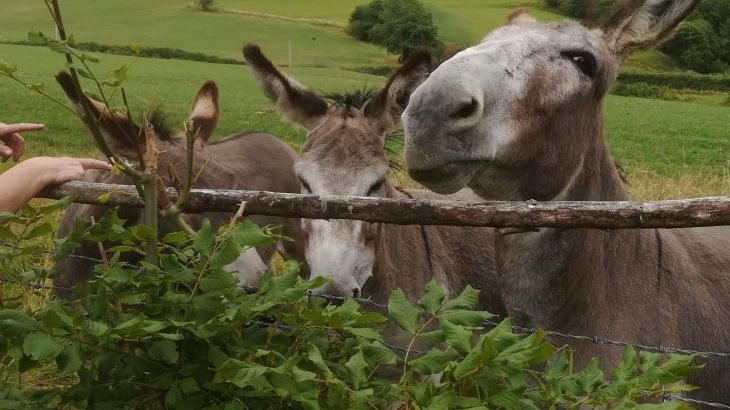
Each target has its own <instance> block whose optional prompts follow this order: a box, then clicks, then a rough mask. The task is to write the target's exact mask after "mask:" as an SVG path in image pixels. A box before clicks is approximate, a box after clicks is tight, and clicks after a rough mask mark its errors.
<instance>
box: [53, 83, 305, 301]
mask: <svg viewBox="0 0 730 410" xmlns="http://www.w3.org/2000/svg"><path fill="white" fill-rule="evenodd" d="M57 80H58V82H59V83H60V84H61V86H62V87H63V89H64V91H65V92H66V94H67V96H68V97H69V99H70V100H71V102H72V103H73V104H74V105H75V106H76V107H77V108H78V109H79V110H80V106H79V103H80V101H81V98H84V99H86V100H87V101H88V102H89V103H90V104H89V105H90V106H91V108H92V111H93V115H94V116H96V117H97V118H99V119H100V120H99V122H100V125H101V128H102V131H103V135H104V138H105V140H106V141H107V143H108V144H109V146H110V148H111V149H112V150H113V151H114V152H115V153H117V154H119V155H120V156H121V157H122V158H128V159H134V158H137V154H136V153H137V150H142V151H143V152H144V142H143V141H141V138H140V139H138V138H137V136H139V135H140V127H139V126H138V125H136V124H134V123H131V122H130V121H129V120H128V119H127V117H126V116H121V115H117V114H114V113H110V111H109V110H108V109H107V108H106V107H105V106H104V105H103V104H102V103H99V102H98V101H94V100H92V99H91V98H89V97H88V96H86V95H83V96H79V95H77V93H76V91H75V89H74V87H73V85H72V83H71V79H70V77H69V75H68V74H67V73H65V72H62V73H60V74H59V75H58V76H57ZM152 117H153V119H155V118H159V117H156V116H152ZM189 120H190V122H191V124H192V130H193V132H196V133H197V136H198V140H199V142H196V143H195V157H194V158H195V162H194V166H193V174H194V175H199V176H198V178H197V180H196V181H195V184H194V187H195V188H218V189H245V190H260V191H273V192H290V193H296V192H299V190H300V188H299V179H298V178H297V176H296V175H295V174H294V172H293V171H292V167H293V166H294V161H295V160H296V158H297V155H296V153H295V152H294V150H292V149H291V147H289V146H288V145H287V144H285V143H284V142H282V141H280V140H278V139H277V138H276V137H274V136H272V135H269V134H264V133H258V132H244V133H239V134H236V135H233V136H231V137H229V138H227V139H225V140H222V141H220V142H212V143H208V140H209V138H210V136H211V135H212V134H213V131H214V130H215V128H216V126H217V124H218V88H217V86H216V85H215V83H214V82H212V81H208V82H206V83H205V84H204V85H203V86H202V88H201V89H200V91H199V92H198V95H197V97H196V98H195V100H194V102H193V106H192V109H191V113H190V116H189ZM156 122H157V126H156V127H155V132H156V138H157V140H156V144H157V147H158V149H159V150H160V151H161V153H160V158H159V167H158V168H159V169H160V171H161V174H163V175H161V178H162V180H163V183H164V185H165V186H171V185H172V181H171V179H172V177H171V174H169V173H168V172H167V170H168V169H169V168H170V167H172V168H173V169H175V170H176V174H177V175H183V169H184V167H185V157H186V143H185V138H184V137H181V136H175V135H174V134H173V133H172V132H171V131H170V130H169V129H168V128H167V127H165V126H164V124H163V123H162V121H156ZM129 136H132V138H130V137H129ZM172 175H175V173H173V174H172ZM86 181H88V182H104V183H110V184H112V183H113V184H130V183H132V180H131V178H130V177H128V176H126V175H114V174H113V173H109V172H101V171H90V172H89V173H88V176H87V177H86ZM108 209H109V207H106V206H99V205H84V204H73V205H71V207H70V208H69V209H68V210H67V211H66V213H65V214H64V216H63V220H62V221H61V227H60V229H59V235H60V236H61V237H63V236H66V235H68V234H69V233H70V232H71V230H72V228H73V225H74V221H75V220H76V219H77V218H83V219H86V220H88V219H89V218H91V217H94V218H95V219H96V220H99V218H100V217H101V216H102V215H103V214H104V213H105V212H106V211H107V210H108ZM119 212H120V216H121V217H122V218H123V219H126V220H127V221H128V223H138V222H140V221H141V218H142V211H141V210H140V209H138V208H132V207H125V206H122V207H120V210H119ZM232 216H233V213H228V212H205V213H202V214H185V215H184V219H185V220H186V221H187V222H189V223H190V224H191V225H192V226H193V227H195V228H197V227H199V226H200V223H201V222H202V219H203V218H209V219H210V221H211V223H212V225H213V226H214V227H218V226H220V225H222V224H225V223H227V222H228V221H229V220H230V218H231V217H232ZM251 219H252V220H253V221H254V222H256V223H257V224H259V225H268V224H277V225H281V226H282V231H283V234H285V235H287V236H289V237H292V238H294V239H295V242H286V243H284V244H283V251H284V253H285V256H287V257H291V258H295V259H298V260H302V259H303V249H302V248H301V242H302V241H301V240H300V239H301V229H300V227H299V219H288V218H274V217H251ZM159 230H160V235H161V236H162V235H165V234H166V233H169V232H174V231H176V230H178V229H177V228H176V227H175V225H174V224H173V223H171V222H169V221H166V220H160V222H159ZM273 250H274V247H273V246H270V247H268V248H263V249H259V250H258V252H257V251H256V250H254V249H249V250H247V251H244V252H243V253H242V254H241V256H240V257H239V259H238V260H237V261H236V262H234V263H233V264H231V265H230V266H229V269H231V270H232V271H235V272H236V274H237V276H238V278H239V280H240V281H241V283H242V284H245V285H249V286H255V285H256V284H257V283H258V279H259V277H260V275H261V274H262V273H263V271H264V270H265V269H266V265H265V264H264V262H263V261H268V260H269V258H270V256H271V254H272V252H273ZM74 255H80V256H86V257H91V258H96V259H98V258H99V257H100V255H99V249H98V247H97V245H96V244H93V243H90V242H83V243H82V244H81V246H80V248H79V249H77V250H76V251H75V252H74ZM94 264H95V263H94V262H93V261H89V260H88V259H82V258H77V257H69V258H66V259H64V260H61V261H59V262H58V263H57V264H56V270H57V275H56V278H55V281H54V283H55V285H56V286H59V287H66V288H68V287H70V286H73V285H74V284H76V283H78V282H80V281H86V280H89V279H90V278H91V277H92V275H93V266H94Z"/></svg>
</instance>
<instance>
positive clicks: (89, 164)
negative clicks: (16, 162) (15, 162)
mask: <svg viewBox="0 0 730 410" xmlns="http://www.w3.org/2000/svg"><path fill="white" fill-rule="evenodd" d="M22 164H26V166H29V167H30V168H31V169H32V172H34V173H35V175H37V176H38V177H39V178H40V180H41V182H42V183H43V186H47V185H58V184H62V183H64V182H68V181H73V180H77V179H81V178H83V177H84V173H85V172H86V171H87V170H89V169H101V170H111V169H112V166H111V165H109V164H108V163H106V162H104V161H100V160H98V159H91V158H68V157H60V158H59V157H34V158H30V159H28V160H26V161H25V162H23V163H21V165H22Z"/></svg>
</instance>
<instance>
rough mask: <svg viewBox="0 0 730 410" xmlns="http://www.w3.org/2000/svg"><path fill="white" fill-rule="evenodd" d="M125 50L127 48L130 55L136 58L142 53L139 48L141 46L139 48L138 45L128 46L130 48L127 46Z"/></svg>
mask: <svg viewBox="0 0 730 410" xmlns="http://www.w3.org/2000/svg"><path fill="white" fill-rule="evenodd" d="M127 48H129V51H131V52H132V54H134V55H136V56H138V55H139V53H141V52H142V47H141V46H139V45H136V44H132V45H130V46H127Z"/></svg>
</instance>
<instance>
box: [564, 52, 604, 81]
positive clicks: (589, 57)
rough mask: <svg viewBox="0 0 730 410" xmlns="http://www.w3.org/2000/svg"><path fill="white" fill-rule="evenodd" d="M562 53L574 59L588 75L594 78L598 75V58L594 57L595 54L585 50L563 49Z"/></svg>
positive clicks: (579, 67) (574, 62)
mask: <svg viewBox="0 0 730 410" xmlns="http://www.w3.org/2000/svg"><path fill="white" fill-rule="evenodd" d="M560 54H561V55H562V56H563V57H564V58H566V59H568V60H570V61H572V62H573V64H575V66H576V67H578V69H579V70H580V71H582V72H583V74H585V75H587V76H588V77H591V78H593V76H594V75H596V58H595V57H593V54H591V53H588V52H585V51H563V52H562V53H560Z"/></svg>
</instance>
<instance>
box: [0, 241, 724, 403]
mask: <svg viewBox="0 0 730 410" xmlns="http://www.w3.org/2000/svg"><path fill="white" fill-rule="evenodd" d="M69 257H79V258H80V259H86V260H95V261H97V262H98V263H101V262H102V261H101V259H95V258H90V257H87V256H82V255H69ZM132 266H134V265H132ZM4 283H7V284H14V285H21V286H29V287H31V288H33V289H34V290H41V289H42V290H62V291H71V289H69V288H65V287H59V286H48V285H41V284H37V283H29V282H22V281H16V280H13V279H2V278H0V284H4ZM238 287H239V288H240V289H242V290H244V291H247V292H252V291H254V292H255V291H259V290H260V289H258V288H254V287H250V286H238ZM307 296H309V297H316V298H320V299H324V300H329V301H333V302H340V303H341V302H344V301H346V300H347V299H352V300H355V301H356V302H358V303H360V304H365V305H370V306H373V307H376V308H378V309H382V310H385V311H387V309H388V306H387V305H384V304H381V303H377V302H375V301H373V300H371V299H365V298H354V297H344V296H334V295H326V294H318V293H316V292H313V291H311V290H310V291H307ZM248 323H249V324H251V325H254V326H261V327H274V328H277V329H279V330H283V331H289V332H291V331H294V330H295V328H294V327H292V326H289V325H286V324H282V323H275V322H265V321H261V320H250V321H249V322H248ZM482 323H483V324H486V325H489V326H497V325H499V324H500V323H499V322H496V321H493V320H489V319H487V320H485V321H483V322H482ZM512 329H513V331H515V332H516V333H523V334H524V333H534V332H536V331H542V332H544V333H546V334H548V335H552V336H558V337H563V338H569V339H574V340H581V341H588V342H593V343H598V344H608V345H615V346H624V347H625V346H633V347H635V348H636V349H639V350H648V351H656V352H660V353H678V354H692V355H699V356H705V357H709V356H712V357H723V358H727V357H729V356H730V354H728V353H722V352H706V351H695V350H689V349H677V348H670V347H663V346H644V345H635V344H631V343H627V342H620V341H616V340H611V339H606V338H602V337H597V336H582V335H571V334H568V333H563V332H556V331H550V330H545V329H538V328H528V327H522V326H517V325H512ZM380 343H382V344H383V346H385V347H387V348H389V349H391V350H397V351H400V352H404V353H405V352H410V354H415V355H419V356H423V355H425V354H426V353H427V352H426V351H423V350H418V349H413V348H411V349H408V348H405V347H402V346H398V345H394V344H391V343H388V342H386V341H384V340H382V341H380ZM662 400H664V401H681V402H684V403H688V404H696V405H703V406H706V407H711V408H717V409H729V410H730V406H728V405H726V404H722V403H713V402H707V401H703V400H697V399H691V398H687V397H682V396H677V395H673V394H664V395H662Z"/></svg>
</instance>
